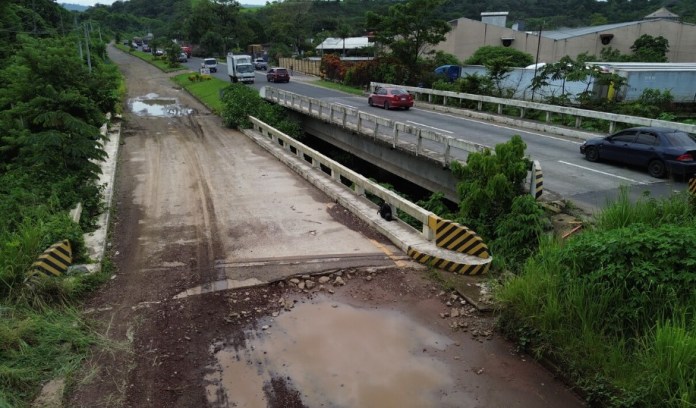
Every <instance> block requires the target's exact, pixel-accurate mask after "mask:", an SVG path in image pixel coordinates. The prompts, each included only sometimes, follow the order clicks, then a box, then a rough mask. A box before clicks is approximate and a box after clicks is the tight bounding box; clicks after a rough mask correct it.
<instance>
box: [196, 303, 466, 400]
mask: <svg viewBox="0 0 696 408" xmlns="http://www.w3.org/2000/svg"><path fill="white" fill-rule="evenodd" d="M258 324H259V327H258V329H257V330H248V331H246V339H245V347H244V348H241V347H240V348H239V349H236V350H235V349H234V348H233V347H227V348H223V346H222V344H215V345H213V346H212V347H213V350H218V351H217V352H216V353H215V357H216V359H217V364H216V366H214V367H210V369H211V370H210V372H211V374H209V375H207V376H206V380H207V381H208V382H209V384H210V385H209V386H208V387H207V390H206V391H207V395H208V400H209V402H210V403H211V405H212V406H214V407H222V406H225V407H227V406H236V407H251V408H254V407H264V408H265V407H267V406H269V404H268V399H269V394H268V392H269V390H270V388H271V387H270V384H271V382H272V381H277V380H281V381H283V382H284V383H285V386H286V388H288V389H291V390H297V391H299V395H300V398H301V400H302V403H303V404H304V405H305V406H308V407H400V408H409V407H426V406H438V407H454V406H458V405H454V403H453V401H452V399H451V395H450V396H449V397H448V394H449V391H451V388H452V387H453V385H454V381H453V380H452V378H451V377H450V373H449V369H448V367H447V366H446V365H445V364H444V363H443V362H442V361H440V360H439V359H438V358H437V357H435V354H437V353H438V352H442V351H444V350H445V349H446V348H447V347H448V346H450V345H451V344H453V341H452V340H451V339H449V338H447V337H444V336H442V335H439V334H437V333H435V332H433V331H431V330H430V329H428V328H426V327H424V326H422V325H419V324H418V323H416V322H415V321H413V320H411V319H409V318H407V317H406V316H404V315H403V314H401V313H398V312H394V311H385V310H369V309H359V308H355V307H353V306H350V305H347V304H344V303H338V302H334V301H331V300H330V299H327V298H325V297H319V298H317V299H315V300H314V301H313V303H301V304H297V305H296V307H295V308H293V309H292V310H291V311H289V312H285V313H283V314H280V315H279V316H277V317H275V318H267V319H265V320H261V321H259V322H258ZM264 389H265V390H266V391H264ZM270 397H272V398H273V396H270ZM459 402H460V403H461V400H460V401H459Z"/></svg>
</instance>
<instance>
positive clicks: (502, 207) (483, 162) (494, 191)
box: [452, 135, 530, 240]
mask: <svg viewBox="0 0 696 408" xmlns="http://www.w3.org/2000/svg"><path fill="white" fill-rule="evenodd" d="M526 147H527V146H526V145H525V143H524V141H522V138H521V137H520V136H519V135H515V136H513V137H512V139H510V141H509V142H507V143H501V144H498V145H496V146H495V154H493V153H492V152H491V151H490V150H485V151H484V152H482V153H470V154H469V157H468V158H467V161H466V165H465V166H462V165H461V164H458V163H457V162H453V163H452V173H453V174H454V175H455V176H456V177H457V178H458V179H459V182H458V184H457V192H458V194H459V197H460V202H459V214H458V219H457V220H456V221H457V222H459V223H460V224H464V225H467V226H469V227H471V228H473V229H474V230H475V231H476V232H478V234H479V235H481V236H482V237H484V238H486V239H488V240H494V239H495V237H496V224H497V222H498V220H499V219H501V217H503V216H505V215H506V214H508V213H509V212H510V208H511V207H512V202H513V201H514V199H515V197H517V196H518V195H521V194H524V191H523V190H524V189H523V185H524V180H525V178H526V177H527V172H528V170H529V168H530V162H529V160H528V159H527V158H525V157H524V151H525V149H526Z"/></svg>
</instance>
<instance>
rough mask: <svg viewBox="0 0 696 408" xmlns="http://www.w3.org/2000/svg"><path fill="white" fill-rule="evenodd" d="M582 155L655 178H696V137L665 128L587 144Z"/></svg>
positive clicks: (625, 133)
mask: <svg viewBox="0 0 696 408" xmlns="http://www.w3.org/2000/svg"><path fill="white" fill-rule="evenodd" d="M580 153H581V154H583V155H585V158H586V159H587V160H588V161H591V162H597V161H600V160H606V161H612V162H617V163H623V164H626V165H630V166H636V167H642V168H647V169H648V173H650V175H651V176H653V177H656V178H662V177H665V176H666V175H667V174H676V175H684V176H686V175H689V174H696V161H694V159H695V158H696V136H694V135H692V134H690V133H686V132H682V131H680V130H675V129H669V128H664V127H634V128H630V129H625V130H620V131H618V132H616V133H613V134H611V135H609V136H606V137H598V138H595V139H590V140H587V141H585V143H583V144H582V145H580Z"/></svg>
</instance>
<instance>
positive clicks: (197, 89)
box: [172, 73, 230, 114]
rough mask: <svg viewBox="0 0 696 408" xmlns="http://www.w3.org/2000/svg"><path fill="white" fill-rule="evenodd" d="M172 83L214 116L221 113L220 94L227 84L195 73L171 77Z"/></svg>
mask: <svg viewBox="0 0 696 408" xmlns="http://www.w3.org/2000/svg"><path fill="white" fill-rule="evenodd" d="M172 81H174V83H176V84H177V85H180V86H181V87H182V88H184V89H186V91H188V92H189V93H191V95H193V96H194V97H195V98H196V99H198V100H199V101H201V103H203V104H204V105H205V106H207V107H208V108H209V109H210V110H212V111H213V112H215V113H216V114H220V112H221V111H222V100H221V99H220V94H221V92H222V90H223V89H225V88H227V87H228V86H229V85H230V83H229V82H227V81H223V80H221V79H218V78H214V77H211V76H209V75H199V74H197V73H189V74H181V75H177V76H175V77H172Z"/></svg>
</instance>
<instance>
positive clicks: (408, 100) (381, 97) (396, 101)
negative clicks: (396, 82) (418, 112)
mask: <svg viewBox="0 0 696 408" xmlns="http://www.w3.org/2000/svg"><path fill="white" fill-rule="evenodd" d="M367 104H368V105H370V106H381V107H383V108H384V109H391V108H403V109H406V110H409V109H410V108H411V107H413V95H411V94H410V93H408V91H406V90H405V89H403V88H396V87H378V88H377V89H375V91H374V92H373V93H371V94H370V96H369V97H368V98H367Z"/></svg>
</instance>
